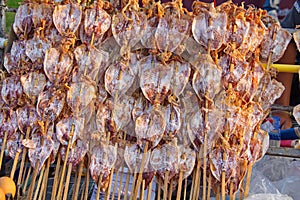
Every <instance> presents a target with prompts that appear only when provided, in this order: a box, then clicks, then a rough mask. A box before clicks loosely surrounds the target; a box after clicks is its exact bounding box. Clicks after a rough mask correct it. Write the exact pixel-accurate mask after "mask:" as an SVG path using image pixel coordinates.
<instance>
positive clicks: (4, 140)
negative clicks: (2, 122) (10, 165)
mask: <svg viewBox="0 0 300 200" xmlns="http://www.w3.org/2000/svg"><path fill="white" fill-rule="evenodd" d="M7 136H8V134H7V132H6V131H5V133H4V137H3V142H2V147H1V153H0V170H1V167H2V160H3V157H4V152H5V148H6V147H5V146H6V141H7Z"/></svg>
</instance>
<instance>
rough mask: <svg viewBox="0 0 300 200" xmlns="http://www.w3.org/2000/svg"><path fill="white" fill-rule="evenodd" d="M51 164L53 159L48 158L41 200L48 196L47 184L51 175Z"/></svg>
mask: <svg viewBox="0 0 300 200" xmlns="http://www.w3.org/2000/svg"><path fill="white" fill-rule="evenodd" d="M50 164H51V159H50V158H48V160H47V165H46V170H45V174H44V181H43V183H42V187H41V195H40V198H39V200H45V199H46V196H47V185H48V177H49V168H50Z"/></svg>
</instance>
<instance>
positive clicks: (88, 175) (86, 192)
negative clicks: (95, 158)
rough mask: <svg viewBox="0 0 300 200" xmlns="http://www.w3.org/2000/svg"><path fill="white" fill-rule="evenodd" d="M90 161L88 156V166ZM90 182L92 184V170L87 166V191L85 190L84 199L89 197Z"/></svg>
mask: <svg viewBox="0 0 300 200" xmlns="http://www.w3.org/2000/svg"><path fill="white" fill-rule="evenodd" d="M89 163H90V158H89V157H88V166H89ZM89 184H90V170H89V167H87V168H86V177H85V191H84V198H83V199H84V200H87V199H88V195H89Z"/></svg>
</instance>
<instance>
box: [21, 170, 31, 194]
mask: <svg viewBox="0 0 300 200" xmlns="http://www.w3.org/2000/svg"><path fill="white" fill-rule="evenodd" d="M31 170H32V167H31V166H30V167H29V169H28V172H27V176H26V179H25V183H24V187H23V191H22V193H23V194H25V192H26V188H27V184H28V180H29V177H30V174H31Z"/></svg>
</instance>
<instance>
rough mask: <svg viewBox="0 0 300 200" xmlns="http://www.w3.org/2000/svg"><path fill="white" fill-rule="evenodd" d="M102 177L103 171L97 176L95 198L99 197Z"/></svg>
mask: <svg viewBox="0 0 300 200" xmlns="http://www.w3.org/2000/svg"><path fill="white" fill-rule="evenodd" d="M102 177H103V173H101V174H100V176H99V178H98V185H97V193H96V199H99V197H100V191H101V182H102Z"/></svg>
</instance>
